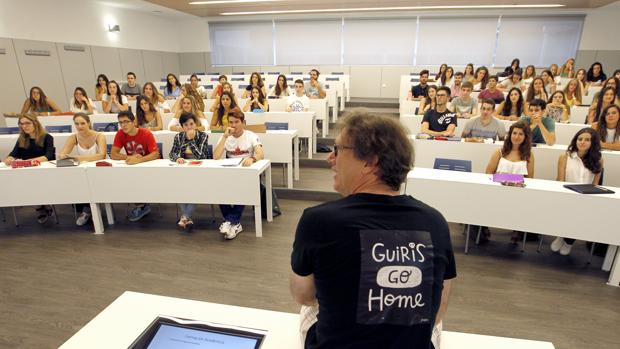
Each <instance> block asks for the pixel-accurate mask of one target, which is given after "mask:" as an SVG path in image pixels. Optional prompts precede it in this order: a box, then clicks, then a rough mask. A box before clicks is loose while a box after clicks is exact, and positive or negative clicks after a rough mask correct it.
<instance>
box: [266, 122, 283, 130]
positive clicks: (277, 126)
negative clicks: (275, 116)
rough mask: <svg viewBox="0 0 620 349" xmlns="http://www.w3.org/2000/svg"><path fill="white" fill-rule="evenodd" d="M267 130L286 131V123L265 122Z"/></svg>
mask: <svg viewBox="0 0 620 349" xmlns="http://www.w3.org/2000/svg"><path fill="white" fill-rule="evenodd" d="M265 128H266V129H267V130H288V122H266V123H265Z"/></svg>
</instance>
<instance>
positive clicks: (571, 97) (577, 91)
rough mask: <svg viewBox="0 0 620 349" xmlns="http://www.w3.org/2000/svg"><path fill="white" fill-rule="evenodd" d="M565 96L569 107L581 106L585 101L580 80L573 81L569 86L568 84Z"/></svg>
mask: <svg viewBox="0 0 620 349" xmlns="http://www.w3.org/2000/svg"><path fill="white" fill-rule="evenodd" d="M564 95H565V96H566V103H567V104H568V106H569V107H571V108H572V107H575V106H578V105H581V102H582V100H583V99H582V93H581V85H580V84H579V80H577V79H571V80H570V81H569V82H568V84H566V87H564Z"/></svg>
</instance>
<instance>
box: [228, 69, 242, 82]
mask: <svg viewBox="0 0 620 349" xmlns="http://www.w3.org/2000/svg"><path fill="white" fill-rule="evenodd" d="M244 74H245V73H244V72H242V71H237V72H232V73H231V74H230V75H244ZM233 81H234V80H233Z"/></svg>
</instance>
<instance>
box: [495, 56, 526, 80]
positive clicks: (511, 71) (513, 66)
mask: <svg viewBox="0 0 620 349" xmlns="http://www.w3.org/2000/svg"><path fill="white" fill-rule="evenodd" d="M520 64H521V61H520V60H519V58H515V59H513V60H512V62H510V65H509V66H508V67H506V68H505V69H504V71H503V72H502V73H500V74H497V76H501V77H506V76H511V75H512V74H514V72H516V71H517V70H521V68H520V67H519V65H520Z"/></svg>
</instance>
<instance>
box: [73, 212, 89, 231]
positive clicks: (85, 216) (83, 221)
mask: <svg viewBox="0 0 620 349" xmlns="http://www.w3.org/2000/svg"><path fill="white" fill-rule="evenodd" d="M89 219H90V214H88V213H86V212H82V213H80V216H79V217H78V218H77V219H76V220H75V224H76V225H77V226H78V227H81V226H83V225H84V224H86V223H88V220H89Z"/></svg>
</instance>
